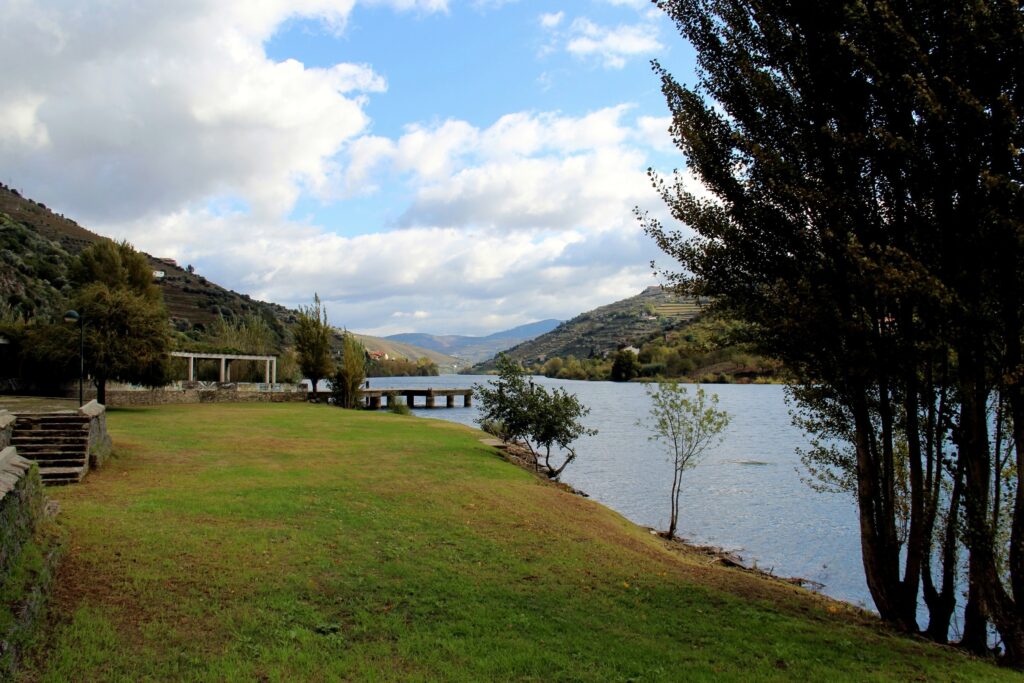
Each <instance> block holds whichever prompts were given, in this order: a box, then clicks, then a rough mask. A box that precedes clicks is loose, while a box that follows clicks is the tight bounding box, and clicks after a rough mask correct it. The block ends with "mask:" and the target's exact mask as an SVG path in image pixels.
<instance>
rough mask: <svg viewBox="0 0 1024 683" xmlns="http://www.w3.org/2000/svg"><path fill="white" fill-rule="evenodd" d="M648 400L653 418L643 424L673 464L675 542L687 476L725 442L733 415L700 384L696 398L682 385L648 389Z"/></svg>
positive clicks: (664, 384) (672, 525)
mask: <svg viewBox="0 0 1024 683" xmlns="http://www.w3.org/2000/svg"><path fill="white" fill-rule="evenodd" d="M647 396H648V397H649V398H650V399H651V412H650V416H649V418H648V420H647V421H643V420H641V421H639V424H640V426H644V427H647V428H649V429H650V430H651V431H652V432H653V433H652V434H651V435H650V436H649V437H648V439H650V440H651V441H656V442H659V443H660V444H661V445H662V447H663V448H664V450H665V452H666V453H667V455H668V460H669V462H670V463H671V464H672V493H671V496H670V500H671V513H670V514H669V523H668V532H667V533H666V535H667V536H668V537H669V538H673V537H675V535H676V528H677V525H678V522H679V495H680V492H681V490H682V481H683V472H685V471H686V470H688V469H692V468H693V467H696V466H697V464H698V463H699V462H700V461H701V459H702V458H703V457H704V455H706V454H707V452H708V449H710V448H711V447H712V446H713V445H714V444H715V443H717V442H718V441H719V440H720V439H721V434H722V431H723V430H724V429H725V428H726V427H727V426H728V425H729V414H728V413H727V412H725V411H724V410H719V409H718V407H717V406H718V396H717V395H716V394H708V393H707V392H705V391H704V389H703V388H701V386H700V385H699V384H698V385H697V390H696V392H695V393H694V396H693V397H692V398H691V397H690V394H689V392H688V391H687V389H686V387H684V386H682V385H680V384H679V383H678V382H660V383H658V384H656V385H653V386H652V385H648V387H647Z"/></svg>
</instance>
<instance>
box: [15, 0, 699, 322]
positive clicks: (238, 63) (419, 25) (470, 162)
mask: <svg viewBox="0 0 1024 683" xmlns="http://www.w3.org/2000/svg"><path fill="white" fill-rule="evenodd" d="M0 12H2V16H3V17H4V20H3V22H0V63H2V64H4V65H5V69H4V71H5V74H4V78H3V79H2V81H0V180H2V181H3V182H4V183H6V184H7V185H9V186H11V187H14V188H16V189H18V190H19V191H21V192H22V194H24V195H26V196H29V197H31V198H33V199H36V200H38V201H41V202H43V203H45V204H46V205H47V206H49V207H50V208H52V209H54V210H55V211H58V212H60V213H63V214H65V215H67V216H68V217H71V218H74V219H75V220H77V221H78V222H79V223H81V224H82V225H84V226H85V227H87V228H89V229H91V230H93V231H95V232H98V233H100V234H102V235H106V236H109V237H113V238H116V239H127V240H128V241H130V242H131V243H132V244H134V245H135V246H136V247H138V248H139V249H142V250H144V251H147V252H149V253H151V254H153V255H155V256H159V257H170V258H175V259H177V260H178V262H179V263H181V264H192V265H193V266H194V267H195V268H196V270H197V272H198V273H200V274H202V275H204V276H206V277H207V278H209V279H211V280H213V281H214V282H217V283H218V284H221V285H223V286H226V287H229V288H231V289H234V290H236V291H240V292H243V293H247V294H250V295H252V296H253V297H256V298H259V299H263V300H267V301H274V302H277V303H280V304H283V305H286V306H296V305H302V304H309V303H311V301H312V299H313V295H314V292H315V293H318V294H319V296H320V298H321V299H322V300H323V301H324V302H325V304H326V306H327V311H328V316H329V319H330V322H331V323H332V324H333V325H336V326H338V327H347V328H348V329H350V330H355V331H359V332H364V333H369V334H380V335H384V334H393V333H397V332H411V331H415V332H430V333H435V334H488V333H491V332H494V331H498V330H501V329H506V328H509V327H513V326H515V325H519V324H523V323H527V322H532V321H535V320H540V319H545V318H559V319H567V318H570V317H572V316H574V315H577V314H579V313H581V312H583V311H585V310H589V309H591V308H594V307H596V306H600V305H603V304H606V303H610V302H612V301H615V300H618V299H622V298H624V297H627V296H631V295H633V294H636V293H638V292H639V291H641V290H642V289H643V288H644V287H646V286H648V285H652V284H657V283H658V279H657V277H656V275H655V273H654V271H652V268H651V261H652V259H653V260H656V261H657V264H658V266H659V267H671V266H672V265H673V263H672V262H671V260H670V259H669V258H668V257H667V256H665V255H664V254H662V253H661V252H659V251H658V250H657V248H656V246H655V245H654V244H653V242H652V240H650V238H648V237H647V236H646V235H644V233H643V231H642V229H641V226H640V225H639V224H638V222H637V220H636V218H635V217H634V213H633V211H634V207H640V208H641V210H647V211H650V212H651V213H652V214H653V215H656V216H660V217H664V216H665V215H666V210H665V208H664V206H663V204H662V203H661V201H660V199H659V197H658V196H657V195H656V193H655V192H654V190H653V188H652V187H651V183H650V181H649V179H648V177H647V175H646V170H647V168H648V167H653V168H655V169H657V170H658V171H660V172H662V173H669V172H672V171H673V169H676V168H679V169H683V170H684V169H685V159H684V158H683V157H682V155H681V153H680V152H678V150H676V149H675V148H674V146H673V145H672V141H671V138H670V136H669V134H668V132H667V128H668V125H669V119H668V110H667V107H666V105H665V101H664V98H663V96H662V94H661V91H660V82H659V80H658V78H657V77H656V76H655V74H654V73H653V72H652V71H651V67H650V60H651V59H654V58H656V59H658V60H659V61H660V62H661V63H662V64H663V65H664V66H666V67H668V69H669V70H670V71H671V72H672V73H673V74H674V75H676V76H677V78H679V79H680V80H682V81H684V82H692V81H693V79H694V76H693V72H694V67H693V63H694V59H693V55H692V51H691V50H690V48H689V47H688V46H687V45H686V44H685V43H684V41H683V40H682V38H680V36H679V35H678V33H677V32H676V31H675V27H674V26H673V25H672V23H671V22H670V21H669V20H668V18H667V17H665V16H664V15H663V14H662V13H661V12H660V11H659V10H657V9H656V8H655V7H654V6H653V5H652V4H651V3H650V2H647V1H645V0H575V1H574V2H565V1H563V2H555V1H550V2H549V1H547V0H244V1H239V2H235V1H233V0H177V1H176V2H166V0H105V1H104V2H82V1H81V0H0ZM687 182H692V181H690V180H689V178H688V179H687Z"/></svg>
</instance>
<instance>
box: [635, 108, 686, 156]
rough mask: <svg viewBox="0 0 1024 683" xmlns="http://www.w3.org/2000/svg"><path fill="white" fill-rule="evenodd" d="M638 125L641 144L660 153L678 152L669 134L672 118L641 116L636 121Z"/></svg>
mask: <svg viewBox="0 0 1024 683" xmlns="http://www.w3.org/2000/svg"><path fill="white" fill-rule="evenodd" d="M636 125H637V133H638V134H639V138H640V141H641V143H643V144H645V145H647V146H649V147H652V148H654V149H656V150H658V151H659V152H672V151H677V148H676V145H675V143H674V142H672V135H671V134H670V133H669V126H671V125H672V117H671V116H641V117H639V118H638V119H637V120H636Z"/></svg>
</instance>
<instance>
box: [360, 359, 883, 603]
mask: <svg viewBox="0 0 1024 683" xmlns="http://www.w3.org/2000/svg"><path fill="white" fill-rule="evenodd" d="M489 379H490V378H488V377H486V376H466V375H461V376H460V375H442V376H441V377H393V378H373V379H371V380H370V386H371V388H374V389H378V388H396V387H409V388H418V387H435V388H444V387H449V388H451V387H458V388H468V387H470V386H472V384H474V383H482V382H486V381H488V380H489ZM535 381H536V382H537V383H539V384H542V385H544V386H549V387H552V386H561V387H564V388H565V389H566V390H568V391H570V392H572V393H574V394H576V395H577V396H578V397H579V399H580V401H581V402H582V403H583V404H584V405H586V406H587V407H589V408H590V409H591V412H590V414H589V415H588V416H587V417H586V418H585V419H584V423H585V424H586V425H587V426H589V427H593V428H595V429H597V430H599V431H598V434H597V435H595V436H592V437H584V438H582V439H580V440H579V442H578V443H577V448H576V452H577V453H578V457H577V458H576V461H575V462H573V463H572V464H571V465H569V466H568V467H567V468H566V470H565V472H564V473H563V474H562V479H563V480H564V481H565V482H566V483H568V484H571V485H572V486H574V487H576V488H578V489H581V490H583V491H585V492H587V493H588V494H589V495H590V496H591V497H592V498H593V499H594V500H597V501H599V502H601V503H602V504H604V505H606V506H608V507H610V508H612V509H614V510H616V511H618V512H619V513H621V514H622V515H624V516H625V517H627V518H628V519H630V520H632V521H634V522H636V523H637V524H641V525H644V526H650V527H654V528H657V529H666V528H668V514H669V504H670V501H669V492H670V487H671V483H672V466H671V465H670V464H669V462H668V460H667V459H666V455H665V453H664V452H663V451H662V450H661V447H660V445H659V444H657V443H654V442H651V441H649V440H648V436H649V434H650V431H649V430H648V429H645V428H644V427H641V426H638V425H637V421H638V420H641V419H643V418H645V417H646V416H647V414H648V411H649V410H650V400H649V399H648V397H647V395H646V392H645V390H644V386H643V385H640V384H617V383H612V382H582V381H571V380H552V379H547V378H544V377H538V378H535ZM705 388H706V389H707V390H708V391H710V392H712V393H715V394H718V396H719V399H720V403H719V407H720V408H724V409H725V410H727V411H728V412H729V414H730V416H731V418H732V421H731V423H730V424H729V427H728V428H727V429H726V431H725V433H724V435H723V440H722V442H721V443H720V444H719V445H717V446H716V447H714V448H713V449H712V450H711V451H710V452H709V453H708V455H707V456H706V457H705V458H704V459H703V460H702V461H701V463H700V464H699V465H698V466H697V467H696V468H695V469H692V470H689V471H687V472H686V473H684V475H683V485H682V496H681V500H680V513H679V530H678V533H679V535H681V536H682V537H684V538H685V539H687V540H688V541H690V542H691V543H696V544H700V545H713V546H717V547H720V548H722V549H724V550H728V551H731V552H734V553H736V554H738V555H739V556H740V557H742V558H743V560H744V562H745V563H746V564H748V565H755V564H756V566H758V567H759V568H761V569H764V570H770V571H772V572H773V573H775V574H776V575H777V576H790V577H792V576H795V577H801V578H804V579H810V580H812V581H816V582H818V583H820V584H822V585H823V586H824V587H823V588H822V589H821V590H822V592H823V593H825V594H827V595H830V596H832V597H835V598H838V599H840V600H845V601H847V602H851V603H854V604H857V605H860V606H864V607H868V608H871V607H873V603H872V601H871V596H870V593H869V592H868V589H867V585H866V584H865V581H864V575H863V568H862V564H861V558H860V545H859V543H860V541H859V530H858V523H857V510H856V505H855V503H854V500H853V496H852V495H842V494H824V493H818V492H815V491H813V490H812V489H811V488H810V487H809V486H807V484H806V483H804V482H803V480H802V479H801V477H802V476H804V475H805V472H804V470H803V469H802V466H801V464H800V458H799V454H798V452H797V451H798V449H799V448H800V447H802V446H804V445H805V444H806V439H805V437H804V435H803V434H802V433H801V432H800V430H798V429H796V428H795V427H793V425H792V424H791V423H790V419H789V413H788V408H787V406H786V403H785V400H784V392H783V387H781V386H778V385H752V384H747V385H741V384H722V385H709V386H707V387H705ZM420 400H421V401H422V399H420ZM460 403H461V401H460ZM413 412H414V413H415V414H416V415H419V416H423V417H430V418H438V419H442V420H451V421H453V422H459V423H461V424H466V425H471V426H476V423H475V420H476V418H477V416H478V410H477V407H476V406H474V407H472V408H462V407H459V408H453V409H446V408H435V409H433V410H427V409H416V410H414V411H413Z"/></svg>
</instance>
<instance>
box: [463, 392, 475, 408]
mask: <svg viewBox="0 0 1024 683" xmlns="http://www.w3.org/2000/svg"><path fill="white" fill-rule="evenodd" d="M462 406H463V407H464V408H472V407H473V392H472V391H471V392H469V393H468V394H465V395H464V396H463V397H462Z"/></svg>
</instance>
